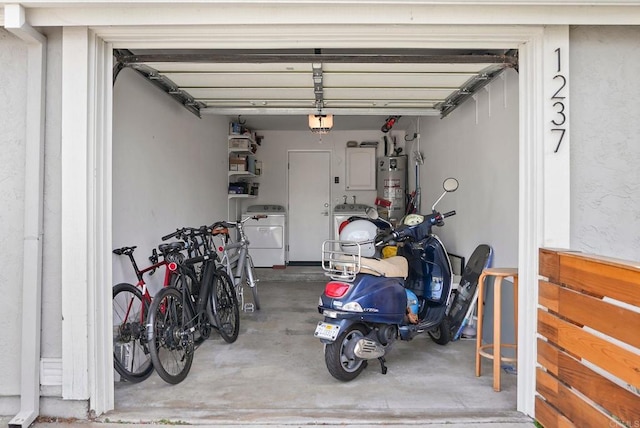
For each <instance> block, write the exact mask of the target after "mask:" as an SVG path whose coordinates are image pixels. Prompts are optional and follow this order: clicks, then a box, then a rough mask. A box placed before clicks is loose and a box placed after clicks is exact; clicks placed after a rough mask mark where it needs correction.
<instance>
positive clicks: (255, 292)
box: [247, 256, 260, 311]
mask: <svg viewBox="0 0 640 428" xmlns="http://www.w3.org/2000/svg"><path fill="white" fill-rule="evenodd" d="M247 262H248V264H247V269H249V273H250V274H251V279H252V280H253V287H252V286H251V282H250V280H249V275H247V285H248V286H249V288H250V289H251V295H252V296H253V305H254V306H255V309H256V311H259V310H260V299H259V298H258V280H257V279H256V271H255V269H254V267H253V259H252V258H251V256H248V257H247Z"/></svg>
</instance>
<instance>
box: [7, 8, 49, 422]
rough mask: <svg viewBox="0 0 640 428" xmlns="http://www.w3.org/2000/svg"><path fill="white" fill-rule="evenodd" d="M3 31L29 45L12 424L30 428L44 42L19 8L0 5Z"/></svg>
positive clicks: (37, 313)
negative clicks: (15, 401)
mask: <svg viewBox="0 0 640 428" xmlns="http://www.w3.org/2000/svg"><path fill="white" fill-rule="evenodd" d="M4 19H5V28H6V29H7V30H8V31H10V32H11V33H13V34H15V35H16V36H17V37H19V38H20V39H22V40H23V41H25V42H26V43H27V55H28V68H27V94H26V97H27V98H26V100H27V102H26V105H27V107H26V123H27V128H26V138H25V172H24V242H23V267H22V324H21V325H22V334H21V336H22V346H21V358H20V360H21V362H22V366H21V370H20V412H19V413H18V414H17V415H16V416H15V417H14V418H13V419H11V421H9V425H10V426H24V427H28V426H29V425H31V423H32V422H33V421H34V420H35V418H36V417H37V416H38V414H39V412H40V337H41V330H42V329H41V325H40V324H41V313H42V235H43V206H44V140H45V138H44V137H45V132H44V117H45V92H46V90H45V88H46V69H47V39H46V37H44V36H43V35H42V34H40V33H39V32H38V31H36V30H35V29H34V28H33V27H32V26H31V25H29V24H28V23H27V22H26V20H25V10H24V8H23V7H22V6H20V5H15V4H14V5H7V6H5V7H4Z"/></svg>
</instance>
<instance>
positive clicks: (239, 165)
mask: <svg viewBox="0 0 640 428" xmlns="http://www.w3.org/2000/svg"><path fill="white" fill-rule="evenodd" d="M246 170H247V158H246V156H234V157H230V158H229V171H246Z"/></svg>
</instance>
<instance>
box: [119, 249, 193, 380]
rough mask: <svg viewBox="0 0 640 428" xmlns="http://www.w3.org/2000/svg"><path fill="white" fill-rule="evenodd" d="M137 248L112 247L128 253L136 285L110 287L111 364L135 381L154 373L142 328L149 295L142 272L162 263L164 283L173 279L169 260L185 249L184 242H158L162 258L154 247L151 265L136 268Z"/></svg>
mask: <svg viewBox="0 0 640 428" xmlns="http://www.w3.org/2000/svg"><path fill="white" fill-rule="evenodd" d="M136 248H137V247H136V246H133V247H122V248H117V249H115V250H113V253H114V254H116V255H118V256H127V257H129V261H130V262H131V266H132V267H133V270H134V271H135V274H136V277H137V278H138V282H137V283H136V285H133V284H129V283H126V282H122V283H119V284H117V285H115V286H114V287H113V365H114V368H115V369H116V371H117V372H118V374H120V376H121V377H122V378H124V379H125V380H128V381H129V382H134V383H136V382H142V381H143V380H145V379H146V378H148V377H149V376H150V375H151V373H153V364H152V362H151V356H150V353H149V348H148V346H147V335H146V332H145V324H146V318H147V314H148V311H149V306H150V305H151V295H150V294H149V290H148V288H147V284H146V282H145V280H144V276H145V274H149V275H153V273H154V272H155V271H156V269H158V268H161V267H165V273H164V280H163V286H165V287H166V286H169V285H171V283H172V281H175V280H176V278H175V274H174V272H175V268H173V269H172V268H171V267H172V266H171V263H174V262H172V261H171V260H172V257H175V254H176V253H177V254H179V253H180V251H182V250H184V248H185V245H184V243H183V242H172V243H170V244H163V245H161V246H160V250H161V253H162V256H163V259H162V260H159V256H158V252H157V251H156V250H155V249H154V250H153V253H152V255H151V256H149V261H151V266H149V267H146V268H144V269H142V270H140V269H139V268H138V264H137V263H136V260H135V257H134V255H133V253H134V251H135V249H136ZM174 264H175V263H174Z"/></svg>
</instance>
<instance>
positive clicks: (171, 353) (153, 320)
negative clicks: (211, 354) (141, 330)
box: [147, 287, 195, 385]
mask: <svg viewBox="0 0 640 428" xmlns="http://www.w3.org/2000/svg"><path fill="white" fill-rule="evenodd" d="M193 318H194V316H193V311H192V309H191V307H190V306H189V305H184V303H183V298H182V293H181V292H180V291H179V290H178V289H176V288H174V287H166V288H163V289H162V290H160V291H159V292H158V294H157V295H156V296H155V297H154V298H153V302H152V303H151V307H150V308H149V320H148V321H149V322H148V327H147V329H148V335H149V343H150V344H152V346H150V348H149V349H150V351H151V360H152V361H153V367H154V368H155V369H156V372H157V373H158V375H159V376H160V377H161V378H162V380H164V381H165V382H167V383H171V384H174V385H175V384H177V383H180V382H182V381H183V380H184V379H185V378H186V377H187V375H188V374H189V370H191V364H192V363H193V354H194V351H195V346H194V341H193V333H190V332H188V329H189V324H190V323H191V321H192V320H193Z"/></svg>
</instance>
